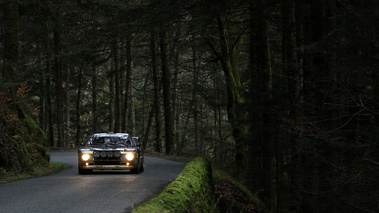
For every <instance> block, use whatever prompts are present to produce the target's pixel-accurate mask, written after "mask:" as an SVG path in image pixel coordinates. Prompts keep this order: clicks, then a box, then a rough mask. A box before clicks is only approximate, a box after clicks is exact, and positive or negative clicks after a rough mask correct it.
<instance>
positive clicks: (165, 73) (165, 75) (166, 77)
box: [159, 31, 174, 155]
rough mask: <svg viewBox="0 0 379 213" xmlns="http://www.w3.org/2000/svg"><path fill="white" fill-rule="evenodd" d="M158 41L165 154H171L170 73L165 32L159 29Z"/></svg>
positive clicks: (172, 141)
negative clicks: (160, 63)
mask: <svg viewBox="0 0 379 213" xmlns="http://www.w3.org/2000/svg"><path fill="white" fill-rule="evenodd" d="M159 42H160V48H161V62H162V84H163V107H164V117H165V133H166V135H165V136H166V137H165V138H166V155H171V154H173V148H174V132H173V131H174V128H173V116H172V106H171V105H172V103H171V73H170V69H169V67H168V57H167V33H166V32H164V31H161V32H160V33H159Z"/></svg>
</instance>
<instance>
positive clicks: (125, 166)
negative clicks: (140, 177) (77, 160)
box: [79, 165, 137, 170]
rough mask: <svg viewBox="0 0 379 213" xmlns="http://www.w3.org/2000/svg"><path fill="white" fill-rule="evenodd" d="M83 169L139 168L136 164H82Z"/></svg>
mask: <svg viewBox="0 0 379 213" xmlns="http://www.w3.org/2000/svg"><path fill="white" fill-rule="evenodd" d="M79 167H80V168H81V169H100V170H105V169H107V170H110V169H112V170H123V169H134V168H137V166H135V165H129V166H128V165H81V166H79Z"/></svg>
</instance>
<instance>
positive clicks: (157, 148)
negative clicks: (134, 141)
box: [150, 30, 162, 152]
mask: <svg viewBox="0 0 379 213" xmlns="http://www.w3.org/2000/svg"><path fill="white" fill-rule="evenodd" d="M156 40H157V38H156V32H155V30H152V32H151V38H150V51H151V63H152V70H153V81H154V105H153V107H154V111H155V138H156V139H155V151H156V152H161V151H162V150H161V149H162V133H161V130H162V125H161V109H160V108H161V105H160V95H159V88H160V86H159V80H158V67H157V66H158V65H157V46H156Z"/></svg>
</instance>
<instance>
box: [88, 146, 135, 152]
mask: <svg viewBox="0 0 379 213" xmlns="http://www.w3.org/2000/svg"><path fill="white" fill-rule="evenodd" d="M81 150H88V151H96V150H119V151H124V150H134V148H130V147H127V146H126V145H124V144H101V145H91V146H85V147H82V148H81Z"/></svg>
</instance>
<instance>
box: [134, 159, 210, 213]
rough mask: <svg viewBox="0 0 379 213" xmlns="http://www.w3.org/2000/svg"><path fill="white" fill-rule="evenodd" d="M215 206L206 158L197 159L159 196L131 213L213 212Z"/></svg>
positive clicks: (208, 163) (208, 164)
mask: <svg viewBox="0 0 379 213" xmlns="http://www.w3.org/2000/svg"><path fill="white" fill-rule="evenodd" d="M215 203H216V199H215V191H214V184H213V179H212V168H211V164H210V162H209V161H208V160H207V159H206V158H204V157H197V158H195V159H193V160H192V161H191V162H189V163H188V164H187V165H186V167H185V168H184V169H183V171H182V172H181V173H180V174H179V176H178V178H177V179H176V180H175V181H174V182H172V183H170V184H169V185H168V186H167V187H166V188H165V189H164V191H163V192H162V193H161V194H159V195H158V196H157V197H154V198H153V199H151V200H150V201H148V202H146V203H143V204H141V205H140V206H138V207H137V208H136V209H134V210H133V212H134V213H142V212H189V211H190V212H213V211H214V208H215V206H216V205H215Z"/></svg>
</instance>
